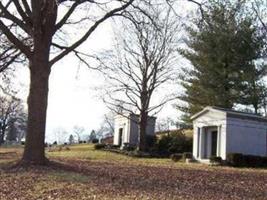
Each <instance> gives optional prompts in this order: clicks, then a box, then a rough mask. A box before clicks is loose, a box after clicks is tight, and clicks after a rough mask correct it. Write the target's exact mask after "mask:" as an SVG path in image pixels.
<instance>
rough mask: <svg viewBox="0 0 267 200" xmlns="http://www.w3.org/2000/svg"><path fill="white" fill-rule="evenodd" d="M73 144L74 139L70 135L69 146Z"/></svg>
mask: <svg viewBox="0 0 267 200" xmlns="http://www.w3.org/2000/svg"><path fill="white" fill-rule="evenodd" d="M73 143H74V137H73V135H72V134H71V135H70V137H69V144H73Z"/></svg>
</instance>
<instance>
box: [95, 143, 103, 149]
mask: <svg viewBox="0 0 267 200" xmlns="http://www.w3.org/2000/svg"><path fill="white" fill-rule="evenodd" d="M105 147H106V145H105V144H95V146H94V149H96V150H98V149H104V148H105Z"/></svg>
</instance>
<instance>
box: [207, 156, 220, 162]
mask: <svg viewBox="0 0 267 200" xmlns="http://www.w3.org/2000/svg"><path fill="white" fill-rule="evenodd" d="M210 162H211V163H222V157H219V156H211V157H210Z"/></svg>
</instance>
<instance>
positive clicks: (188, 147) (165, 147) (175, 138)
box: [157, 132, 193, 155]
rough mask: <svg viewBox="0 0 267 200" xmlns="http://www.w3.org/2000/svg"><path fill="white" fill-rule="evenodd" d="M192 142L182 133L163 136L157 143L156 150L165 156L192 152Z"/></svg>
mask: <svg viewBox="0 0 267 200" xmlns="http://www.w3.org/2000/svg"><path fill="white" fill-rule="evenodd" d="M192 145H193V140H192V138H187V137H186V136H185V135H183V134H182V133H179V132H178V133H173V134H170V135H164V136H162V138H161V139H160V140H159V141H158V144H157V150H158V152H159V153H163V154H166V155H170V154H174V153H183V152H191V151H192Z"/></svg>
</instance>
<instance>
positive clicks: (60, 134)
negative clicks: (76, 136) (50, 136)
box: [53, 127, 68, 144]
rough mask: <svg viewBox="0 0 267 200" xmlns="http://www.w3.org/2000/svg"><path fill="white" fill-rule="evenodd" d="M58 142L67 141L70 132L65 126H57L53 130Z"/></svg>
mask: <svg viewBox="0 0 267 200" xmlns="http://www.w3.org/2000/svg"><path fill="white" fill-rule="evenodd" d="M53 133H54V135H55V139H56V141H57V144H63V143H64V142H66V137H67V135H68V132H67V131H66V130H65V129H64V128H63V127H57V128H55V129H54V130H53Z"/></svg>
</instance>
